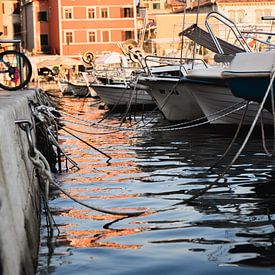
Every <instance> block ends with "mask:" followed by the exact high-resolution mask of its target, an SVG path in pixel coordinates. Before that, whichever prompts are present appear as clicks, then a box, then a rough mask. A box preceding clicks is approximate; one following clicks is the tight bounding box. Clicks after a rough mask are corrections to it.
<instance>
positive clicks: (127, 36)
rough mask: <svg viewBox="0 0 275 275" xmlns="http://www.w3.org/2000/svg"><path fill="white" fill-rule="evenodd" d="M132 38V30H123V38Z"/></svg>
mask: <svg viewBox="0 0 275 275" xmlns="http://www.w3.org/2000/svg"><path fill="white" fill-rule="evenodd" d="M132 38H133V32H132V31H125V40H127V39H132Z"/></svg>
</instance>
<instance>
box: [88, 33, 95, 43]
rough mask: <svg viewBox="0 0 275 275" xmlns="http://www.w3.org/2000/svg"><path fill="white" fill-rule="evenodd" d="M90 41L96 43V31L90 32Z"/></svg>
mask: <svg viewBox="0 0 275 275" xmlns="http://www.w3.org/2000/svg"><path fill="white" fill-rule="evenodd" d="M88 41H89V42H95V41H96V37H95V32H94V31H90V32H89V33H88Z"/></svg>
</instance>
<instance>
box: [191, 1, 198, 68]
mask: <svg viewBox="0 0 275 275" xmlns="http://www.w3.org/2000/svg"><path fill="white" fill-rule="evenodd" d="M199 13H200V0H198V4H197V16H196V26H198V23H199ZM196 48H197V43H196V41H195V40H194V48H193V62H192V69H193V68H194V63H195V58H196Z"/></svg>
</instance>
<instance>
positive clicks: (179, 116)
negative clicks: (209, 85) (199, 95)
mask: <svg viewBox="0 0 275 275" xmlns="http://www.w3.org/2000/svg"><path fill="white" fill-rule="evenodd" d="M179 80H180V78H179V77H172V76H170V77H169V76H140V77H139V82H140V83H142V84H144V85H146V86H148V87H150V89H149V90H148V93H149V94H150V95H151V96H152V97H153V98H154V100H155V101H156V104H157V106H158V108H159V110H160V111H161V112H162V113H163V115H164V117H165V118H166V119H167V120H169V121H190V120H193V119H196V118H199V117H202V116H203V112H202V110H201V108H200V107H199V105H198V104H197V102H196V100H195V98H194V97H193V95H192V93H190V92H189V91H188V90H186V89H185V87H184V86H183V85H181V86H179V85H178V84H179Z"/></svg>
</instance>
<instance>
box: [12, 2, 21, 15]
mask: <svg viewBox="0 0 275 275" xmlns="http://www.w3.org/2000/svg"><path fill="white" fill-rule="evenodd" d="M13 14H20V3H14V4H13Z"/></svg>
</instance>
